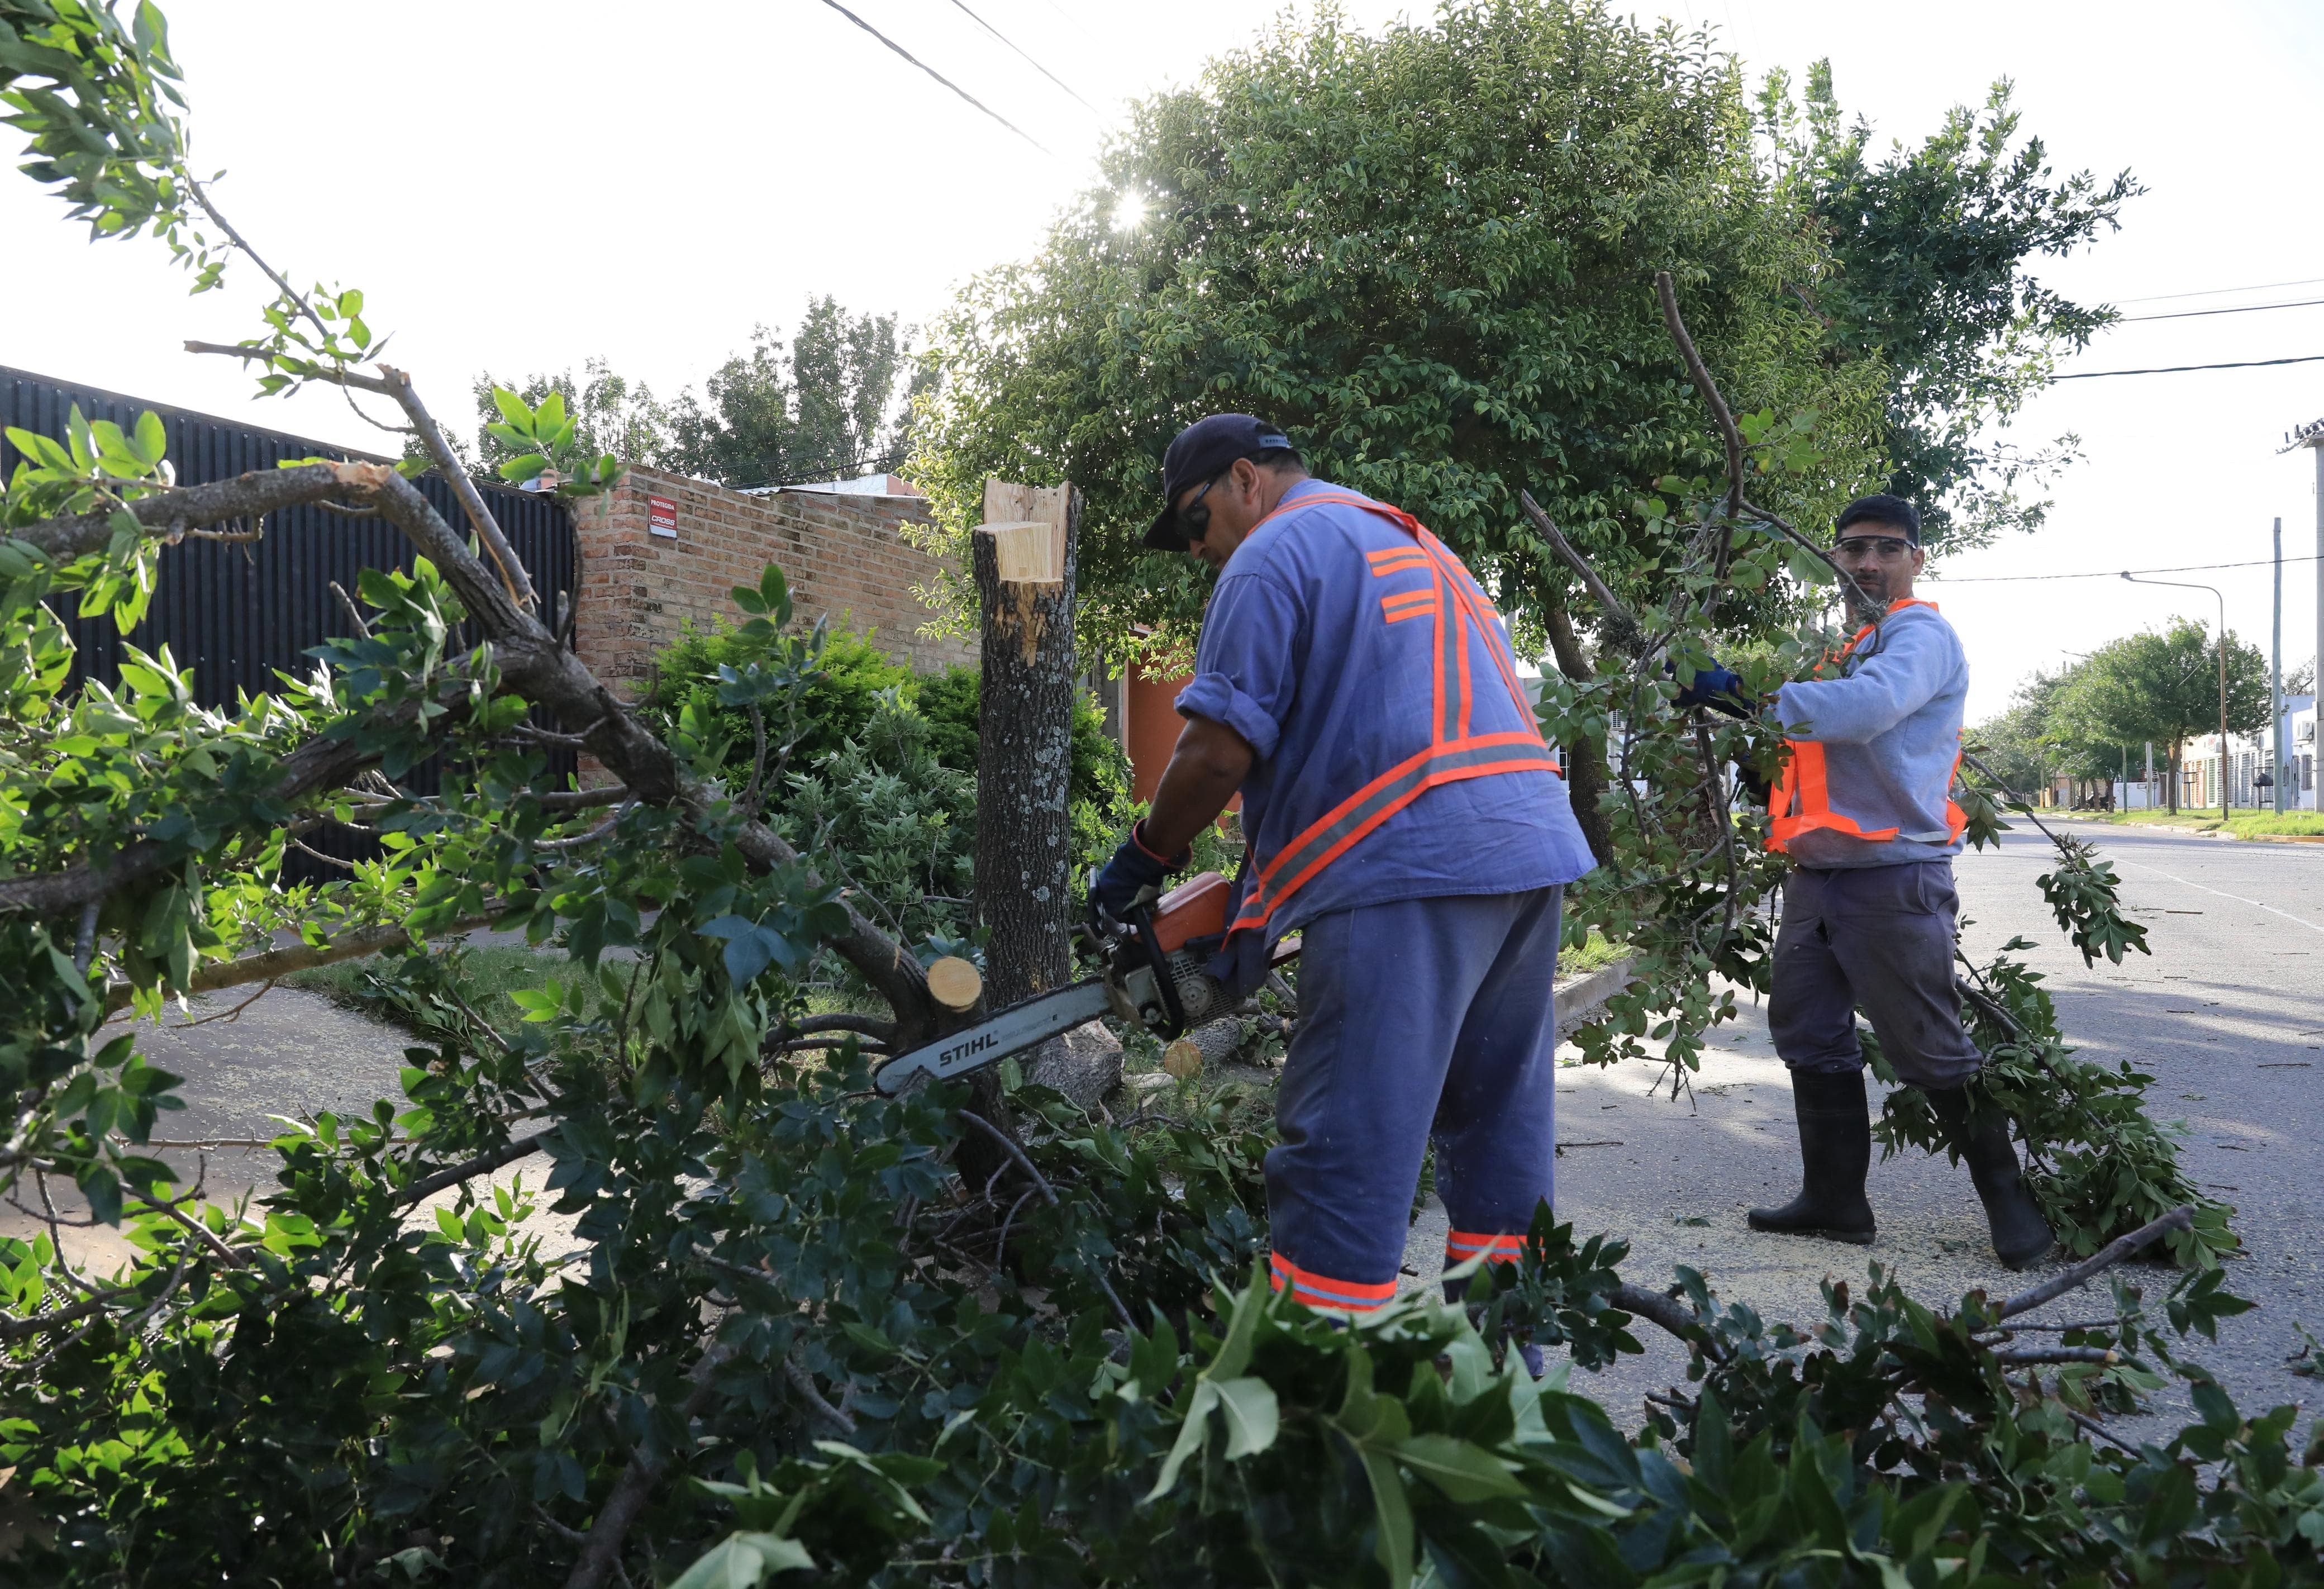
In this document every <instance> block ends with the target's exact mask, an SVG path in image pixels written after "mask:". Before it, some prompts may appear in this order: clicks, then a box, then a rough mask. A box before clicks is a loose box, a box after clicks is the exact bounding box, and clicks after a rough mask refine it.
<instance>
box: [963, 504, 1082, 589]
mask: <svg viewBox="0 0 2324 1589" xmlns="http://www.w3.org/2000/svg"><path fill="white" fill-rule="evenodd" d="M976 532H977V533H978V534H979V535H990V536H991V537H992V553H993V561H994V562H996V563H998V564H999V565H1000V568H1001V578H1002V580H1004V581H1005V582H1007V583H1009V584H1011V585H1054V584H1056V582H1057V581H1058V580H1060V579H1062V578H1064V577H1065V572H1064V570H1063V569H1062V568H1058V567H1057V565H1056V561H1055V560H1054V558H1053V556H1052V553H1053V552H1054V550H1055V537H1054V536H1053V535H1052V533H1051V531H1050V529H1049V526H1048V525H1047V524H1045V523H1043V522H1040V521H1039V520H1037V519H1028V520H1026V521H1024V522H1019V523H1013V524H980V525H978V526H977V527H976Z"/></svg>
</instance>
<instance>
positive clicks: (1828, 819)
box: [1767, 597, 1969, 851]
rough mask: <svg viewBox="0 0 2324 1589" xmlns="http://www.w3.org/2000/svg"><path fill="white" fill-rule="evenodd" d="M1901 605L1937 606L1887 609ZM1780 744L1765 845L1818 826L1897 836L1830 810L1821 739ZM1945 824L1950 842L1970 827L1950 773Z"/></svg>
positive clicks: (1853, 643)
mask: <svg viewBox="0 0 2324 1589" xmlns="http://www.w3.org/2000/svg"><path fill="white" fill-rule="evenodd" d="M1906 607H1926V608H1928V609H1929V610H1930V611H1931V612H1932V613H1933V612H1935V611H1937V604H1936V603H1934V602H1932V601H1921V600H1918V599H1915V598H1912V597H1907V598H1905V599H1904V600H1901V601H1894V602H1891V603H1889V604H1888V611H1889V612H1890V613H1892V614H1894V613H1899V612H1902V611H1904V609H1905V608H1906ZM1876 628H1877V625H1876V624H1866V625H1865V626H1864V627H1863V628H1861V629H1859V630H1858V631H1857V632H1856V633H1854V634H1852V635H1850V636H1849V640H1848V643H1847V644H1846V645H1844V646H1842V647H1840V655H1839V656H1838V657H1836V658H1834V659H1833V661H1839V662H1844V661H1847V660H1848V658H1849V655H1850V654H1852V653H1853V652H1854V651H1855V650H1856V648H1857V647H1858V645H1859V644H1861V643H1862V642H1863V641H1864V639H1865V637H1866V636H1867V635H1869V634H1871V633H1873V631H1874V630H1875V629H1876ZM1784 749H1785V750H1786V751H1787V752H1788V753H1789V754H1788V755H1787V756H1786V757H1785V759H1784V772H1783V776H1782V777H1781V778H1780V779H1778V780H1777V781H1776V783H1775V790H1774V792H1773V793H1772V794H1771V795H1770V796H1769V797H1768V800H1767V814H1768V816H1769V817H1770V818H1772V819H1773V821H1772V823H1771V826H1770V827H1769V829H1768V833H1767V847H1768V848H1769V849H1771V850H1784V851H1788V850H1789V849H1790V848H1791V847H1792V840H1794V838H1797V837H1798V836H1800V835H1801V834H1803V833H1807V832H1811V831H1812V830H1813V829H1816V828H1819V827H1825V828H1830V829H1831V830H1832V831H1833V832H1835V833H1844V834H1847V835H1848V836H1849V837H1851V838H1860V839H1865V840H1867V841H1868V842H1871V843H1874V844H1885V843H1886V842H1888V841H1889V840H1891V839H1894V838H1895V836H1896V832H1897V830H1896V829H1895V828H1893V827H1880V828H1871V829H1867V828H1866V827H1864V826H1863V825H1862V824H1860V823H1858V821H1857V820H1856V818H1853V817H1850V816H1849V815H1848V813H1846V812H1845V811H1835V810H1833V809H1832V806H1831V789H1830V787H1829V784H1828V781H1827V778H1826V775H1825V771H1824V754H1823V746H1822V745H1821V744H1819V743H1818V742H1816V741H1815V740H1812V739H1787V740H1785V741H1784ZM1959 773H1960V757H1959V756H1958V755H1956V756H1955V757H1954V758H1953V774H1954V775H1958V774H1959ZM1945 789H1946V793H1945V826H1946V827H1948V828H1950V830H1951V836H1950V841H1949V842H1954V843H1958V842H1959V841H1960V836H1961V834H1962V833H1963V832H1964V831H1966V830H1967V829H1968V827H1969V817H1968V814H1967V813H1966V812H1964V811H1963V810H1962V809H1961V808H1960V803H1959V802H1958V801H1956V800H1954V799H1953V798H1952V778H1951V777H1950V776H1949V777H1948V778H1947V779H1946V781H1945Z"/></svg>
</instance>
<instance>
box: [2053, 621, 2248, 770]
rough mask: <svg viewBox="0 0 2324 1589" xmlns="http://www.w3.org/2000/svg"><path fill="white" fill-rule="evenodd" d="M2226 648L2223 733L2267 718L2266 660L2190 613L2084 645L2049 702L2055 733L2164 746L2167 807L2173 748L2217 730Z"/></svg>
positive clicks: (2175, 758)
mask: <svg viewBox="0 0 2324 1589" xmlns="http://www.w3.org/2000/svg"><path fill="white" fill-rule="evenodd" d="M2222 644H2224V645H2225V646H2226V648H2227V732H2228V733H2230V734H2252V733H2255V732H2257V731H2258V730H2260V729H2262V728H2264V727H2265V726H2266V725H2267V684H2268V668H2267V659H2266V658H2265V657H2264V656H2262V655H2261V654H2260V651H2259V648H2258V647H2257V646H2253V645H2246V644H2245V643H2243V642H2241V641H2238V640H2236V637H2235V635H2234V633H2233V632H2232V631H2231V632H2229V633H2228V634H2227V636H2226V637H2225V639H2224V640H2223V641H2220V642H2213V641H2212V639H2211V638H2210V636H2209V631H2207V630H2206V629H2205V628H2204V626H2203V625H2202V624H2198V623H2196V622H2195V621H2193V620H2192V619H2190V618H2181V619H2178V620H2176V621H2175V622H2173V623H2172V624H2171V626H2170V627H2169V628H2168V629H2165V630H2162V631H2159V632H2158V631H2155V630H2151V629H2150V630H2147V631H2145V632H2144V633H2138V634H2132V635H2127V636H2126V637H2124V638H2123V639H2121V640H2117V641H2115V642H2111V643H2110V644H2107V645H2103V646H2100V647H2099V648H2098V650H2097V651H2092V652H2091V653H2090V655H2089V661H2086V662H2084V663H2083V664H2082V665H2081V667H2080V668H2079V669H2077V670H2075V673H2074V677H2073V679H2072V682H2071V684H2070V687H2069V688H2065V689H2063V690H2061V691H2060V692H2059V695H2058V697H2057V699H2056V701H2055V703H2054V711H2055V717H2056V721H2057V728H2056V730H2055V732H2057V733H2059V734H2064V735H2067V736H2070V737H2071V738H2073V739H2075V740H2078V741H2080V742H2081V743H2085V744H2141V743H2143V742H2145V741H2149V740H2151V741H2153V743H2154V744H2161V745H2168V746H2170V747H2171V778H2170V780H2169V781H2170V786H2171V792H2170V800H2171V809H2172V810H2174V811H2175V810H2177V809H2178V808H2179V765H2180V753H2181V750H2182V749H2183V748H2184V746H2185V744H2186V742H2187V741H2188V740H2189V739H2190V738H2193V737H2194V736H2196V735H2198V734H2216V733H2218V729H2219V705H2220V703H2219V649H2220V645H2222Z"/></svg>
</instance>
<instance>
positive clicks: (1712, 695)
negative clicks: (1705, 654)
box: [1663, 662, 1751, 717]
mask: <svg viewBox="0 0 2324 1589" xmlns="http://www.w3.org/2000/svg"><path fill="white" fill-rule="evenodd" d="M1663 667H1664V670H1665V672H1670V673H1675V672H1676V671H1677V668H1676V666H1675V665H1674V664H1672V663H1668V662H1665V663H1664V664H1663ZM1749 702H1750V697H1749V695H1748V694H1747V693H1746V691H1745V688H1744V684H1743V676H1742V675H1741V674H1740V673H1738V672H1736V671H1735V670H1733V669H1732V668H1724V667H1721V666H1720V664H1719V663H1717V662H1713V663H1711V666H1709V667H1708V668H1698V669H1696V670H1694V680H1693V682H1692V683H1691V684H1687V685H1683V686H1682V687H1681V688H1680V689H1679V692H1678V700H1677V702H1676V704H1677V705H1678V706H1681V707H1710V708H1711V710H1712V711H1714V712H1724V713H1726V714H1727V715H1728V716H1730V717H1748V716H1750V715H1751V707H1750V705H1749Z"/></svg>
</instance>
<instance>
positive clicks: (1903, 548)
mask: <svg viewBox="0 0 2324 1589" xmlns="http://www.w3.org/2000/svg"><path fill="white" fill-rule="evenodd" d="M1831 550H1833V551H1834V552H1835V553H1837V554H1838V555H1840V557H1843V558H1858V559H1861V558H1877V559H1880V560H1881V561H1882V562H1884V563H1894V562H1900V561H1902V560H1903V559H1904V558H1906V557H1908V556H1910V555H1911V553H1912V550H1913V548H1912V544H1911V543H1910V542H1909V541H1903V540H1897V539H1896V538H1895V536H1893V535H1851V536H1849V538H1848V539H1847V540H1843V541H1841V542H1840V544H1839V545H1838V546H1835V547H1833V548H1832V549H1831Z"/></svg>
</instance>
